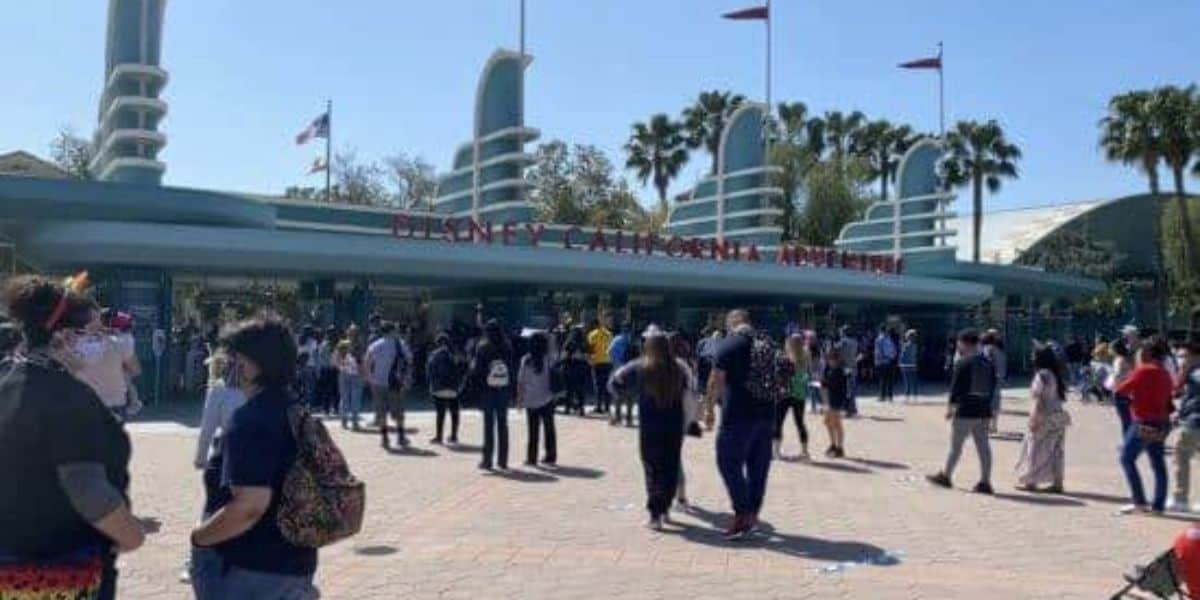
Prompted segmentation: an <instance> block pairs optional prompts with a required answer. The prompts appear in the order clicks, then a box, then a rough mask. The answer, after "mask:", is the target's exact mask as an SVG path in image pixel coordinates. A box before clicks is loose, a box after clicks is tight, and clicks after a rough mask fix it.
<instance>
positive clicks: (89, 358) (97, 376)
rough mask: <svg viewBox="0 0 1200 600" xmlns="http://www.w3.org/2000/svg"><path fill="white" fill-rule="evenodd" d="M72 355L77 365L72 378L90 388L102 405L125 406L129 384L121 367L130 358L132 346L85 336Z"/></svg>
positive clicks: (99, 336)
mask: <svg viewBox="0 0 1200 600" xmlns="http://www.w3.org/2000/svg"><path fill="white" fill-rule="evenodd" d="M129 339H130V341H132V338H129ZM75 354H76V356H78V357H79V363H80V366H79V369H78V370H77V371H76V372H75V376H76V377H78V378H79V379H80V380H81V381H83V382H84V383H86V384H88V385H90V386H91V387H92V389H93V390H95V391H96V395H97V396H100V401H101V402H103V403H104V405H105V406H107V407H109V408H120V407H122V406H125V404H126V403H127V402H128V397H127V395H126V394H127V392H128V391H129V383H128V380H127V379H126V378H125V367H124V365H125V362H126V361H128V360H132V359H133V344H132V343H122V342H121V340H120V339H119V338H117V337H114V336H111V335H107V334H95V335H87V336H84V337H82V338H80V339H79V341H77V342H76V343H75Z"/></svg>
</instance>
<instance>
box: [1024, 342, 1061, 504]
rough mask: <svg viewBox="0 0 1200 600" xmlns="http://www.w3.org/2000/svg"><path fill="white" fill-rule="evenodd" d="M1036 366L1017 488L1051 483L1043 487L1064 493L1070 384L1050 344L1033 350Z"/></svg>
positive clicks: (1034, 365) (1036, 487) (1035, 486)
mask: <svg viewBox="0 0 1200 600" xmlns="http://www.w3.org/2000/svg"><path fill="white" fill-rule="evenodd" d="M1033 368H1034V369H1035V372H1034V375H1033V383H1032V384H1031V385H1030V390H1029V393H1030V396H1032V397H1033V412H1032V413H1031V414H1030V416H1029V430H1028V432H1027V433H1026V434H1025V439H1024V440H1023V441H1022V443H1021V458H1020V459H1019V460H1018V461H1017V489H1021V490H1025V491H1027V492H1034V491H1039V490H1038V486H1039V485H1045V484H1049V486H1050V487H1048V488H1045V489H1043V490H1040V491H1044V492H1047V493H1051V494H1061V493H1062V492H1063V479H1064V478H1065V476H1066V462H1067V461H1066V437H1067V427H1068V426H1069V425H1070V424H1071V416H1070V415H1069V414H1067V411H1066V410H1065V409H1064V408H1063V405H1064V404H1065V403H1066V400H1067V396H1066V390H1067V385H1066V381H1065V379H1064V378H1063V368H1062V364H1061V363H1059V361H1058V358H1057V357H1056V356H1055V355H1054V351H1053V350H1051V349H1050V348H1048V347H1041V348H1038V349H1037V350H1036V351H1035V352H1034V356H1033Z"/></svg>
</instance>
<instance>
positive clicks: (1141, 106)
mask: <svg viewBox="0 0 1200 600" xmlns="http://www.w3.org/2000/svg"><path fill="white" fill-rule="evenodd" d="M1150 98H1151V95H1150V92H1146V91H1135V92H1127V93H1124V94H1119V95H1116V96H1113V97H1112V99H1111V100H1109V101H1108V115H1106V116H1105V117H1104V118H1103V119H1101V120H1100V131H1101V133H1100V147H1101V148H1102V149H1103V150H1104V156H1105V158H1107V159H1108V160H1110V161H1112V162H1119V163H1121V164H1125V165H1137V166H1138V167H1139V168H1140V169H1141V170H1142V172H1143V173H1145V174H1146V178H1147V179H1148V180H1149V182H1150V193H1151V194H1154V195H1156V196H1157V195H1158V193H1159V184H1158V163H1159V161H1160V160H1161V159H1162V155H1161V153H1160V152H1159V147H1158V139H1157V136H1156V134H1155V131H1154V122H1153V120H1152V119H1151V116H1150Z"/></svg>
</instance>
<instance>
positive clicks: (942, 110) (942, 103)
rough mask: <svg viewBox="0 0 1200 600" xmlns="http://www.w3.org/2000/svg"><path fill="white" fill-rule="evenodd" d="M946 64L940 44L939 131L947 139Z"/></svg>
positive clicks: (939, 43) (939, 44) (940, 44)
mask: <svg viewBox="0 0 1200 600" xmlns="http://www.w3.org/2000/svg"><path fill="white" fill-rule="evenodd" d="M945 71H946V63H945V62H944V61H943V60H942V43H941V42H938V130H939V131H940V132H941V134H940V135H941V137H942V139H943V140H945V139H946V81H945V76H944V73H945Z"/></svg>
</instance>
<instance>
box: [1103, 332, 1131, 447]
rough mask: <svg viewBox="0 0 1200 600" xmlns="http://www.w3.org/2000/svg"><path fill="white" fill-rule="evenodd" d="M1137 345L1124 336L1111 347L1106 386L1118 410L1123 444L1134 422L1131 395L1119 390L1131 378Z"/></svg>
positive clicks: (1115, 408)
mask: <svg viewBox="0 0 1200 600" xmlns="http://www.w3.org/2000/svg"><path fill="white" fill-rule="evenodd" d="M1135 347H1136V346H1130V345H1129V342H1128V341H1127V340H1126V338H1124V337H1122V338H1120V339H1118V340H1117V341H1115V342H1113V343H1112V346H1110V349H1111V350H1112V353H1113V363H1112V371H1111V372H1110V373H1109V374H1108V380H1107V381H1106V382H1105V384H1104V387H1106V388H1107V389H1108V391H1110V392H1112V395H1113V408H1114V410H1116V411H1117V420H1118V421H1119V422H1120V424H1121V440H1122V444H1123V443H1124V440H1125V435H1126V434H1128V433H1129V427H1130V426H1131V425H1132V424H1133V416H1132V415H1131V414H1130V413H1129V402H1130V400H1129V396H1126V395H1124V394H1122V393H1121V392H1120V391H1118V390H1119V389H1120V387H1121V384H1123V383H1125V380H1126V379H1129V375H1130V374H1131V373H1133V367H1134V359H1133V349H1134V348H1135Z"/></svg>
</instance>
